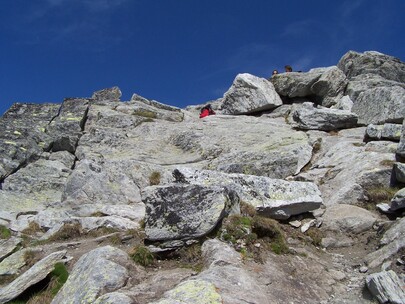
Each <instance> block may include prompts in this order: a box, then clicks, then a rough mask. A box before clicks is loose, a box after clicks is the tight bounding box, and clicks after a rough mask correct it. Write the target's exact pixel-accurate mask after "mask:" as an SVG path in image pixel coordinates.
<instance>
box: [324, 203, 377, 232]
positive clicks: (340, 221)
mask: <svg viewBox="0 0 405 304" xmlns="http://www.w3.org/2000/svg"><path fill="white" fill-rule="evenodd" d="M322 218H323V228H324V229H325V230H328V231H334V232H340V233H347V234H352V233H353V234H358V233H362V232H364V231H367V230H369V229H370V228H372V227H373V225H374V223H375V222H376V221H377V219H378V218H377V217H376V216H375V215H374V214H373V213H371V212H370V211H367V210H365V209H363V208H360V207H357V206H351V205H345V204H340V205H334V206H331V207H329V208H327V209H326V211H325V213H324V214H323V216H322Z"/></svg>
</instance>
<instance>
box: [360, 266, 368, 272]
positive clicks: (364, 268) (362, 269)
mask: <svg viewBox="0 0 405 304" xmlns="http://www.w3.org/2000/svg"><path fill="white" fill-rule="evenodd" d="M367 271H368V267H366V266H361V267H360V269H359V272H360V273H366V272H367Z"/></svg>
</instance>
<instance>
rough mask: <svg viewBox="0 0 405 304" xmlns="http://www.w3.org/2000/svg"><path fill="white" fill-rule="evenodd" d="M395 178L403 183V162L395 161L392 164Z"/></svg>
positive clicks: (404, 173)
mask: <svg viewBox="0 0 405 304" xmlns="http://www.w3.org/2000/svg"><path fill="white" fill-rule="evenodd" d="M394 172H395V178H396V180H397V181H399V182H400V183H405V164H403V163H395V164H394Z"/></svg>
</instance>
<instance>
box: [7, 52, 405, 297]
mask: <svg viewBox="0 0 405 304" xmlns="http://www.w3.org/2000/svg"><path fill="white" fill-rule="evenodd" d="M121 96H122V94H121V91H120V89H119V88H118V87H113V88H107V89H104V90H101V91H97V92H95V93H94V94H93V95H92V96H91V97H88V98H69V99H65V100H64V101H63V102H62V103H61V104H49V103H48V104H30V103H16V104H14V105H13V106H12V107H11V108H10V109H9V110H8V111H7V112H6V113H5V114H4V115H3V116H2V117H1V118H0V130H1V132H0V304H1V303H8V302H11V301H23V303H25V302H27V301H33V299H36V301H37V302H35V303H54V304H56V303H72V304H73V303H98V304H102V303H103V304H107V303H124V304H126V303H128V304H131V303H133V304H135V303H155V304H158V303H159V304H175V303H201V304H202V303H226V304H235V303H241V304H242V303H257V304H268V303H275V304H276V303H324V304H327V303H335V304H338V303H339V304H340V303H353V304H354V303H376V301H378V302H379V303H405V287H404V286H405V217H404V215H405V192H404V191H405V120H404V117H405V63H403V62H401V61H400V60H399V59H397V58H394V57H391V56H389V55H385V54H381V53H378V52H375V51H369V52H364V53H357V52H354V51H349V52H348V53H346V54H345V55H343V57H342V58H341V59H340V60H339V62H338V63H337V64H336V66H332V67H324V68H316V69H312V70H310V71H308V72H290V73H281V74H277V75H273V76H272V77H271V78H269V79H264V78H260V77H257V76H255V75H250V74H247V73H244V74H239V75H237V76H236V77H235V80H234V82H233V84H232V85H231V87H230V88H229V90H228V91H227V92H225V93H224V95H223V97H222V98H219V99H218V100H215V101H207V103H210V104H211V105H212V107H213V109H214V110H215V112H216V115H210V116H207V117H205V118H203V119H200V118H199V117H198V114H199V110H200V109H201V108H202V107H203V106H204V105H205V104H202V105H190V106H188V107H186V108H185V109H180V108H177V107H173V106H170V105H166V104H163V103H160V102H158V101H155V100H149V99H146V98H144V97H142V96H139V95H137V94H134V95H133V96H132V98H131V100H129V101H121V100H120V98H121ZM207 103H206V104H207ZM61 268H62V269H64V271H61V270H60V269H61ZM63 274H64V275H63ZM47 291H49V292H48V293H47ZM38 301H39V302H38Z"/></svg>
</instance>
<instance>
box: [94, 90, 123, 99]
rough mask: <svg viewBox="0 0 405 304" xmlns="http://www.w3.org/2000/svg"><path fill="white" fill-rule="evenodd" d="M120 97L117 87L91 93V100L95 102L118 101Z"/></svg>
mask: <svg viewBox="0 0 405 304" xmlns="http://www.w3.org/2000/svg"><path fill="white" fill-rule="evenodd" d="M121 96H122V93H121V90H120V89H119V88H118V87H112V88H109V89H103V90H100V91H96V92H94V93H93V96H92V97H91V98H92V99H95V100H97V101H104V100H109V101H119V100H120V98H121Z"/></svg>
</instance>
